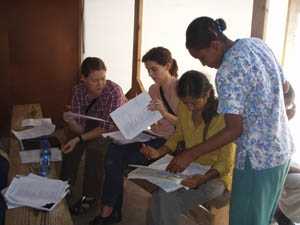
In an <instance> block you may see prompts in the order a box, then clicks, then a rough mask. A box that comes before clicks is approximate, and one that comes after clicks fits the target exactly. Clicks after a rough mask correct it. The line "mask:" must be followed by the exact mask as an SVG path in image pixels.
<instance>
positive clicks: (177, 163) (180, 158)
mask: <svg viewBox="0 0 300 225" xmlns="http://www.w3.org/2000/svg"><path fill="white" fill-rule="evenodd" d="M224 118H225V127H224V128H223V129H222V130H221V131H220V132H218V133H217V134H215V135H213V136H212V137H210V138H209V139H207V141H205V142H203V143H201V144H199V145H196V146H194V147H192V148H190V149H187V150H186V151H183V152H182V153H181V154H179V155H177V156H176V157H174V158H173V160H172V161H171V162H170V164H169V165H168V167H167V170H168V171H170V172H173V173H178V172H182V171H183V170H184V169H185V168H186V167H188V165H189V164H190V163H191V162H193V161H194V160H196V159H197V158H198V157H200V156H202V155H205V154H207V153H210V152H213V151H215V150H217V149H219V148H221V147H222V146H224V145H226V144H229V143H230V142H233V141H234V140H235V139H237V138H238V137H239V136H240V135H241V133H242V131H243V118H242V116H241V115H235V114H225V115H224Z"/></svg>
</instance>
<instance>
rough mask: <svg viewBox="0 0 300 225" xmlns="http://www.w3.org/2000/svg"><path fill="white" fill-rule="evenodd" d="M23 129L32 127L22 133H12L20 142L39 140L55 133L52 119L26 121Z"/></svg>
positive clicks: (13, 131)
mask: <svg viewBox="0 0 300 225" xmlns="http://www.w3.org/2000/svg"><path fill="white" fill-rule="evenodd" d="M22 126H23V127H28V126H29V127H31V128H29V129H26V130H22V131H15V130H12V133H13V134H14V135H15V136H16V138H17V139H18V140H24V139H31V138H37V137H41V136H49V135H50V134H52V133H53V132H54V131H55V125H54V124H53V123H52V121H51V119H49V118H43V119H25V120H23V121H22Z"/></svg>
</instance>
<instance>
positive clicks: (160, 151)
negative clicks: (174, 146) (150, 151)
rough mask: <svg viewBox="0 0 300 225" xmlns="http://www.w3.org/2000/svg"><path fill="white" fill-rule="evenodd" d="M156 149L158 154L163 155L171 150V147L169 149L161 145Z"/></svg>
mask: <svg viewBox="0 0 300 225" xmlns="http://www.w3.org/2000/svg"><path fill="white" fill-rule="evenodd" d="M157 151H158V152H159V155H160V156H162V155H165V154H167V153H169V152H171V149H169V148H168V147H167V146H165V145H163V146H161V147H160V148H159V149H158V150H157Z"/></svg>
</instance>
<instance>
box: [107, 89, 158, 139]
mask: <svg viewBox="0 0 300 225" xmlns="http://www.w3.org/2000/svg"><path fill="white" fill-rule="evenodd" d="M150 101H151V97H150V95H149V94H148V93H147V92H142V93H141V94H139V95H138V96H136V97H135V98H133V99H131V100H130V101H128V102H127V103H126V104H124V105H122V106H121V107H119V108H118V109H116V110H115V111H113V112H112V113H111V114H110V116H111V118H112V119H113V121H114V122H115V124H116V125H117V127H118V128H119V130H120V131H121V133H122V134H123V136H124V137H125V138H126V139H132V138H134V137H136V136H137V135H138V134H140V133H141V132H142V131H143V130H146V129H147V128H148V127H149V126H151V125H152V124H153V123H156V122H157V121H158V120H160V119H162V115H161V114H160V113H159V112H158V111H153V112H152V111H150V110H148V109H147V107H148V105H149V103H150Z"/></svg>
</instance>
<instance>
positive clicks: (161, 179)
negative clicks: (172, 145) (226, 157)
mask: <svg viewBox="0 0 300 225" xmlns="http://www.w3.org/2000/svg"><path fill="white" fill-rule="evenodd" d="M172 159H173V156H171V155H168V154H167V155H165V156H164V157H162V158H160V159H159V160H157V161H155V162H154V163H152V164H150V165H149V166H141V165H129V166H132V167H136V168H137V169H135V170H133V171H132V172H130V173H129V174H128V178H129V179H145V180H147V181H149V182H151V183H153V184H155V185H157V186H159V187H160V188H162V189H163V190H164V191H166V192H171V191H175V190H177V189H179V188H182V187H184V186H183V185H182V184H181V181H182V180H184V179H185V178H187V177H188V176H192V175H196V174H205V173H206V172H207V171H208V170H209V169H210V166H204V165H200V164H199V163H191V165H190V166H188V167H187V168H186V169H185V170H184V171H183V172H182V173H176V174H175V173H171V172H168V171H166V168H167V166H168V165H169V163H170V162H171V160H172Z"/></svg>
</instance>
